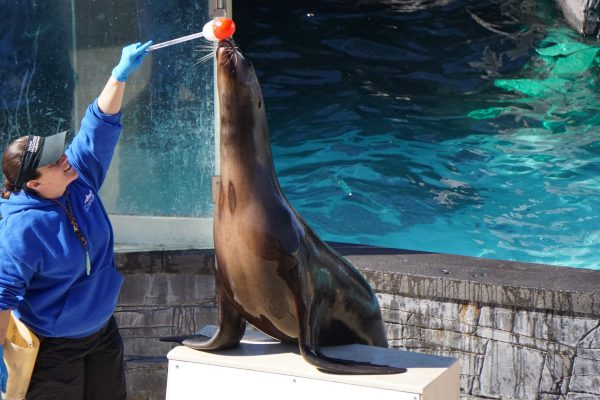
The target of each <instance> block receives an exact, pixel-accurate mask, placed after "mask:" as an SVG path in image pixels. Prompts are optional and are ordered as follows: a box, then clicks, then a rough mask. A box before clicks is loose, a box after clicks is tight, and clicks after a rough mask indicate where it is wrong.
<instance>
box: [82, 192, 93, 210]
mask: <svg viewBox="0 0 600 400" xmlns="http://www.w3.org/2000/svg"><path fill="white" fill-rule="evenodd" d="M94 200H96V196H95V195H94V193H92V191H91V190H90V192H89V193H88V194H86V195H85V200H84V201H83V206H84V207H85V211H88V210H89V209H90V207H91V206H92V203H94Z"/></svg>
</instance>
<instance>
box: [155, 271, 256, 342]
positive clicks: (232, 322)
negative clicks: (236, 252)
mask: <svg viewBox="0 0 600 400" xmlns="http://www.w3.org/2000/svg"><path fill="white" fill-rule="evenodd" d="M216 286H217V315H218V316H217V319H218V324H217V327H216V328H217V329H216V332H215V333H214V334H213V335H212V337H209V336H205V335H202V334H196V335H187V336H170V337H163V338H160V339H159V340H161V341H163V342H176V343H181V344H182V345H184V346H187V347H190V348H192V349H195V350H224V349H231V348H233V347H236V346H237V345H238V344H239V343H240V340H241V339H242V337H243V336H244V332H245V331H246V321H245V320H244V318H243V317H242V316H241V315H240V313H238V312H237V310H236V309H235V308H234V307H233V305H232V304H231V302H230V301H229V300H228V299H227V297H226V296H225V295H224V294H223V293H221V290H220V285H218V282H217V285H216Z"/></svg>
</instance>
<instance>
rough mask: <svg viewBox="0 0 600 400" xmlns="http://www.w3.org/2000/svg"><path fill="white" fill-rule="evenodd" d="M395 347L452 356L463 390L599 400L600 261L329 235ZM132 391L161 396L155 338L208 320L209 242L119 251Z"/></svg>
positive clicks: (137, 395)
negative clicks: (420, 248)
mask: <svg viewBox="0 0 600 400" xmlns="http://www.w3.org/2000/svg"><path fill="white" fill-rule="evenodd" d="M335 248H336V249H337V250H338V251H339V252H341V253H342V254H344V255H345V256H346V257H347V258H348V259H349V260H350V261H351V262H352V263H353V264H354V265H355V266H356V267H357V268H358V269H359V270H360V271H361V272H362V273H363V274H364V275H365V276H366V278H367V279H368V280H369V282H370V283H371V285H372V286H373V288H374V289H375V291H376V293H377V296H378V299H379V302H380V305H381V308H382V311H383V315H384V319H385V321H386V326H387V329H388V338H389V341H390V345H391V346H393V347H397V348H401V349H407V350H413V351H419V352H424V353H430V354H438V355H444V356H452V357H457V358H459V359H460V361H461V391H462V397H463V399H469V400H472V399H482V400H483V399H503V400H505V399H541V400H550V399H552V400H559V399H561V400H562V399H565V400H567V399H569V400H570V399H600V271H591V270H580V269H571V268H561V267H553V266H544V265H535V264H521V263H508V262H502V261H494V260H483V259H476V258H469V257H456V256H448V255H443V254H425V253H414V252H401V251H397V250H391V249H376V248H370V247H364V246H348V245H341V244H335ZM117 262H118V265H119V269H120V270H121V272H122V273H123V274H124V276H125V284H124V287H123V290H122V293H121V298H120V302H119V306H118V308H117V311H116V314H115V315H116V317H117V321H118V322H119V325H120V328H121V332H122V335H123V337H124V341H125V352H126V357H127V378H128V389H129V398H130V400H142V399H148V400H150V399H152V400H154V399H164V395H165V389H166V381H167V369H166V359H165V355H166V354H167V353H168V351H169V350H170V349H171V348H172V347H173V346H172V345H171V344H169V343H163V342H159V341H158V337H160V336H165V335H175V334H189V333H193V332H196V331H198V330H199V329H200V328H201V327H202V326H204V325H206V324H214V323H215V321H216V310H215V303H214V281H213V275H212V262H213V255H212V252H211V251H189V252H181V251H180V252H149V253H127V254H119V255H118V260H117Z"/></svg>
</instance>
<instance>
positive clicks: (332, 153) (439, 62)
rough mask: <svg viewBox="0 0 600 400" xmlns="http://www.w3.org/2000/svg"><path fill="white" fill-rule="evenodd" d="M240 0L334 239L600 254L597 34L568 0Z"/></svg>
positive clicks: (284, 127) (268, 98)
mask: <svg viewBox="0 0 600 400" xmlns="http://www.w3.org/2000/svg"><path fill="white" fill-rule="evenodd" d="M282 4H283V3H282V2H279V1H274V0H269V1H256V2H245V1H241V0H240V1H234V4H233V9H234V19H235V20H236V23H237V25H238V31H237V33H236V42H237V43H238V44H239V45H240V48H241V50H242V51H243V52H244V54H245V55H247V56H248V57H249V58H250V59H252V61H253V62H254V65H255V68H256V69H257V74H258V77H259V80H260V81H261V85H262V89H263V94H264V97H265V103H266V107H267V113H268V119H269V125H270V131H271V142H272V147H273V156H274V161H275V166H276V170H277V174H278V176H279V180H280V183H281V185H282V188H283V190H284V192H285V194H286V196H287V197H288V199H289V200H290V202H291V203H292V204H293V206H294V207H295V208H296V209H297V210H298V211H299V213H300V214H302V215H303V217H304V218H305V219H306V220H307V221H308V222H309V224H310V225H311V226H312V227H313V228H314V229H315V230H316V231H317V232H318V233H319V234H320V235H321V237H322V238H323V239H325V240H335V241H344V242H351V243H363V244H372V245H378V246H386V247H395V248H403V249H410V250H420V251H431V252H445V253H451V254H460V255H469V256H477V257H486V258H497V259H505V260H517V261H524V262H538V263H546V264H556V265H564V266H572V267H581V268H592V269H600V173H599V172H600V127H599V125H600V102H599V96H598V93H600V80H599V78H598V72H599V69H600V68H599V64H600V63H599V56H600V53H599V52H598V50H599V49H600V47H599V46H598V42H597V41H596V40H593V39H589V40H583V39H581V38H579V37H578V36H577V34H576V33H574V32H572V31H571V30H570V29H568V28H567V27H566V22H565V21H564V19H563V18H562V16H561V14H560V12H559V11H558V10H557V9H556V8H555V7H556V6H555V2H554V1H552V0H547V1H546V0H544V1H538V0H519V1H516V0H501V1H500V0H491V1H486V2H480V1H460V0H456V1H452V0H429V1H427V0H422V1H401V0H395V1H393V0H388V1H370V0H362V1H357V0H355V1H342V0H336V1H334V0H327V1H323V0H321V1H300V0H290V1H286V2H285V5H282Z"/></svg>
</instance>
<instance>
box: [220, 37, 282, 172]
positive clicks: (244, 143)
mask: <svg viewBox="0 0 600 400" xmlns="http://www.w3.org/2000/svg"><path fill="white" fill-rule="evenodd" d="M216 58H217V88H218V93H219V107H220V123H221V135H220V137H221V144H222V145H224V146H233V147H234V148H232V150H235V149H237V150H242V151H243V152H244V153H245V154H246V157H252V158H259V159H262V161H264V162H271V148H270V144H269V134H268V127H267V118H266V114H265V110H264V104H263V103H264V102H263V96H262V91H261V89H260V85H259V83H258V79H257V77H256V72H255V71H254V66H253V65H252V62H250V60H248V59H247V58H246V57H244V56H243V55H242V53H240V51H239V50H238V49H237V48H236V46H235V43H234V42H233V39H225V40H221V41H220V42H219V44H218V46H217V52H216ZM222 155H223V154H222Z"/></svg>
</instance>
